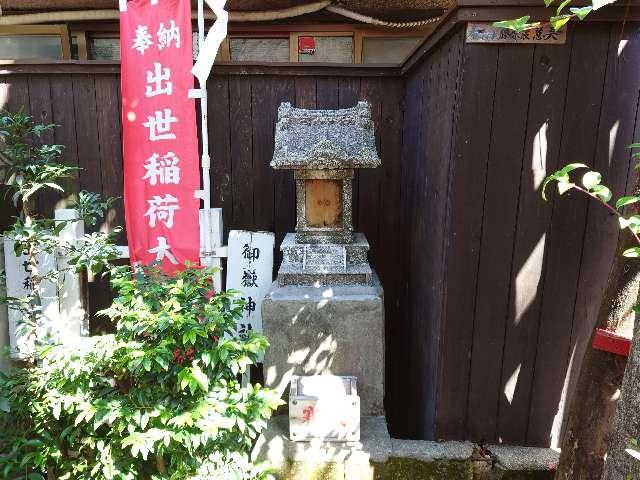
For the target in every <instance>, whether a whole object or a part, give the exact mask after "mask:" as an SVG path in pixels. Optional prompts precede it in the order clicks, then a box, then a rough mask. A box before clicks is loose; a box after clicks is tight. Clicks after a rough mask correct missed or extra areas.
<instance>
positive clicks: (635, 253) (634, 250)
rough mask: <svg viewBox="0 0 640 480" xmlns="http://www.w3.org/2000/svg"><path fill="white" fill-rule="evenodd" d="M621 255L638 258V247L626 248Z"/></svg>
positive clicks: (639, 254) (639, 253) (639, 251)
mask: <svg viewBox="0 0 640 480" xmlns="http://www.w3.org/2000/svg"><path fill="white" fill-rule="evenodd" d="M622 255H623V256H624V257H629V258H637V257H640V247H631V248H627V249H626V250H625V251H624V252H622Z"/></svg>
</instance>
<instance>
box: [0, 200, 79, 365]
mask: <svg viewBox="0 0 640 480" xmlns="http://www.w3.org/2000/svg"><path fill="white" fill-rule="evenodd" d="M54 219H55V220H56V221H69V220H71V221H70V222H69V223H68V224H67V225H66V226H65V228H64V230H63V231H62V232H61V235H60V243H61V245H63V244H64V243H63V242H76V241H78V239H80V238H82V236H83V235H84V224H83V222H82V221H81V220H79V219H78V213H77V211H76V210H72V209H57V210H56V211H55V216H54ZM73 220H77V221H73ZM3 247H4V255H3V259H4V263H5V272H6V276H7V296H9V297H16V298H20V297H24V296H25V295H27V294H28V291H29V288H28V286H29V281H30V278H31V275H30V273H29V266H28V263H27V257H26V255H20V256H16V254H15V251H14V241H13V240H11V239H10V238H6V237H5V238H4V239H3ZM36 260H37V262H38V270H39V272H40V275H41V276H43V277H45V276H47V275H48V274H49V273H51V272H52V271H54V270H58V271H59V272H61V273H60V275H61V277H60V279H59V280H60V282H59V285H58V282H56V281H55V280H48V279H43V280H42V282H41V284H40V292H41V295H40V300H41V304H42V322H41V324H40V325H39V326H38V330H37V332H36V335H37V337H38V338H45V337H53V338H55V339H57V340H58V341H60V342H64V343H68V344H74V343H77V342H78V341H79V339H80V338H81V337H82V336H84V335H86V333H87V332H88V328H87V325H86V323H85V322H86V320H85V313H84V310H83V309H82V301H81V298H82V297H81V294H82V293H81V290H80V277H79V275H78V274H76V273H74V272H65V271H64V270H65V269H66V268H67V267H68V265H67V263H66V259H65V258H63V257H62V256H61V255H60V253H56V254H48V253H40V254H38V255H37V256H36ZM7 317H8V332H9V345H10V347H11V353H12V355H13V356H14V357H17V358H22V357H24V356H27V355H30V354H32V353H33V352H34V350H35V343H34V338H33V337H30V336H29V335H27V332H22V331H21V329H20V328H19V325H20V321H21V320H22V313H21V312H20V311H18V310H15V309H11V308H9V309H8V314H7ZM1 328H2V322H1V320H0V329H1ZM1 339H2V333H1V331H0V345H1V342H2V340H1Z"/></svg>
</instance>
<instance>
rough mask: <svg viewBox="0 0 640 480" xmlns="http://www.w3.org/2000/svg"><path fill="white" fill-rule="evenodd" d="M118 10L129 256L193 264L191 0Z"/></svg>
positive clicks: (195, 169)
mask: <svg viewBox="0 0 640 480" xmlns="http://www.w3.org/2000/svg"><path fill="white" fill-rule="evenodd" d="M126 5H127V8H126V10H125V11H121V12H120V57H121V75H122V136H123V138H122V142H123V153H124V201H125V217H126V224H127V237H128V243H129V256H130V258H131V262H132V264H133V263H137V262H139V263H141V264H143V265H148V264H150V263H152V262H154V261H158V262H160V263H161V265H162V269H163V270H164V271H165V272H167V273H171V272H175V271H176V270H178V269H180V268H184V264H185V262H186V261H189V262H191V263H198V261H199V254H200V230H199V228H200V227H199V220H198V209H199V200H197V199H196V198H194V192H195V191H196V190H198V189H199V187H200V175H199V163H198V138H197V133H196V111H195V103H194V100H192V99H189V98H187V95H188V91H189V89H191V88H193V76H192V75H191V73H190V71H191V67H192V66H193V61H192V59H193V52H192V32H191V2H190V1H189V0H132V1H129V2H127V4H126Z"/></svg>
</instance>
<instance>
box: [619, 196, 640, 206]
mask: <svg viewBox="0 0 640 480" xmlns="http://www.w3.org/2000/svg"><path fill="white" fill-rule="evenodd" d="M638 201H640V197H636V196H633V195H631V196H628V197H620V198H619V199H618V200H616V208H618V209H619V208H621V207H624V206H625V205H631V204H632V203H636V202H638Z"/></svg>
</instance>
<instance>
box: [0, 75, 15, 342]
mask: <svg viewBox="0 0 640 480" xmlns="http://www.w3.org/2000/svg"><path fill="white" fill-rule="evenodd" d="M10 95H11V83H10V82H9V81H8V77H0V115H4V114H5V112H6V111H7V106H8V104H9V97H10ZM0 196H1V197H0V198H2V199H3V200H4V203H3V205H4V206H5V208H2V209H0V234H2V232H4V231H6V230H7V229H8V228H9V227H10V226H11V225H12V224H13V222H14V216H15V215H16V213H17V209H15V208H14V206H13V202H12V201H11V190H10V189H9V187H8V186H6V185H0ZM0 254H1V252H0ZM3 258H4V257H3ZM2 338H4V336H3V337H2Z"/></svg>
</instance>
